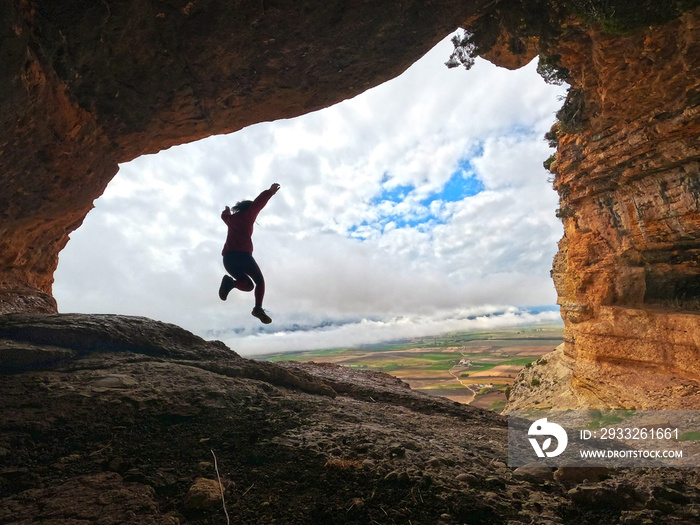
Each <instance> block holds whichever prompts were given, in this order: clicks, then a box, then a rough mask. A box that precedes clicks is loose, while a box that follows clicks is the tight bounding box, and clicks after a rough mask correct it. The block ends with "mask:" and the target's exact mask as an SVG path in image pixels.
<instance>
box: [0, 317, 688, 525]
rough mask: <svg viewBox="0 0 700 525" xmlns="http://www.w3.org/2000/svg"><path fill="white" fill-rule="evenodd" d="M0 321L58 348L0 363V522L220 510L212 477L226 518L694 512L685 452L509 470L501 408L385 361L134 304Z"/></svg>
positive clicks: (653, 518) (441, 518)
mask: <svg viewBox="0 0 700 525" xmlns="http://www.w3.org/2000/svg"><path fill="white" fill-rule="evenodd" d="M0 334H1V335H0V337H2V338H3V339H4V340H5V341H6V342H8V343H9V344H14V345H17V346H21V345H33V346H34V347H37V348H45V347H46V348H49V350H53V349H56V348H60V349H63V350H65V351H66V352H69V353H70V355H62V356H60V358H58V359H56V360H53V361H52V362H46V361H36V362H33V363H30V362H24V363H23V364H21V365H20V364H18V363H15V364H14V366H13V370H12V372H11V373H8V371H7V370H5V371H4V372H3V373H2V376H1V377H0V379H1V381H0V399H2V400H3V405H2V418H0V522H2V523H17V524H29V523H55V524H58V523H96V524H137V523H139V524H140V523H152V524H165V523H173V524H174V523H193V524H210V523H212V524H213V523H225V516H224V510H223V505H222V504H219V503H223V502H220V501H219V498H218V495H217V492H216V489H217V486H218V483H219V481H220V483H221V485H220V488H221V489H223V491H224V494H225V501H226V505H227V507H226V508H227V511H228V513H229V515H230V517H231V522H232V523H242V524H268V523H290V524H291V523H309V524H314V523H318V524H332V523H338V524H341V523H342V524H363V525H364V524H367V523H382V524H392V523H408V522H409V521H410V522H411V523H425V524H429V523H435V524H444V525H450V524H455V525H456V524H463V523H473V524H484V525H486V524H488V525H493V524H500V523H502V524H505V523H510V524H515V523H523V524H525V523H538V524H540V523H542V524H547V523H548V524H557V523H572V522H576V523H581V524H588V523H590V524H599V523H617V522H620V523H629V524H635V523H639V524H641V523H655V522H660V520H663V521H664V522H665V523H679V524H691V523H697V519H698V517H699V516H700V480H699V479H698V475H697V471H696V470H695V469H656V470H655V469H617V470H616V469H611V470H609V471H608V470H605V471H604V475H600V476H596V477H595V478H593V477H591V476H588V478H590V479H588V480H587V481H584V480H582V479H578V478H577V477H576V476H575V475H574V474H576V473H575V472H574V473H572V472H558V473H557V472H553V471H552V470H548V469H545V470H546V471H542V469H539V470H537V469H532V468H530V469H528V468H520V469H518V470H517V471H516V470H514V469H510V468H508V467H507V466H506V464H505V461H506V446H507V427H506V424H505V419H504V418H503V417H502V416H499V415H496V414H494V413H491V412H486V411H482V410H479V409H474V408H471V407H468V406H464V405H459V404H456V403H453V402H451V401H448V400H445V399H440V398H435V397H431V396H426V395H423V394H420V393H416V392H413V391H411V390H410V389H409V388H408V387H407V386H406V385H405V384H404V383H401V382H400V381H398V380H397V379H395V378H393V377H390V376H387V375H385V374H380V373H366V372H360V371H352V370H348V369H346V368H343V367H340V366H337V365H314V364H304V365H299V364H297V363H286V364H284V365H281V366H278V365H274V364H269V363H258V362H254V361H249V360H246V359H243V358H241V357H239V356H237V355H236V354H235V353H234V352H232V351H231V350H229V349H227V348H226V347H225V346H223V345H222V344H221V343H216V342H206V341H203V340H201V339H199V338H197V337H195V336H193V335H192V334H190V333H188V332H186V331H184V330H181V329H177V328H176V327H173V326H172V325H167V324H163V323H158V322H155V321H149V320H147V319H143V318H129V317H118V316H96V317H93V316H78V315H70V316H60V315H55V316H40V317H36V316H26V315H25V316H12V317H11V318H7V317H0ZM35 334H38V335H35ZM47 334H56V338H55V339H53V344H52V345H50V346H47V343H46V342H42V341H44V340H46V339H50V338H51V337H48V336H47ZM100 334H103V335H102V336H101V335H100ZM215 460H216V465H217V466H218V470H219V473H218V475H217V472H216V469H215V467H214V461H215ZM202 494H204V496H202ZM200 496H201V497H200Z"/></svg>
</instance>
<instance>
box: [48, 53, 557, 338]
mask: <svg viewBox="0 0 700 525" xmlns="http://www.w3.org/2000/svg"><path fill="white" fill-rule="evenodd" d="M450 46H451V45H450V43H449V41H448V40H446V41H444V42H442V43H441V44H440V45H439V46H438V47H437V48H436V49H434V50H433V51H431V52H430V53H428V54H427V55H426V56H425V57H424V58H423V59H422V60H421V61H419V62H418V63H416V64H415V65H414V66H412V67H411V68H409V69H408V70H407V71H406V73H405V74H404V75H402V76H401V77H399V78H398V79H395V80H394V81H392V82H389V83H387V84H384V85H382V86H379V87H377V88H375V89H373V90H371V91H370V92H367V93H365V94H363V95H360V96H358V97H355V98H354V99H352V100H349V101H346V102H343V103H341V104H338V105H336V106H333V107H331V108H327V109H326V110H323V111H319V112H316V113H313V114H310V115H306V116H303V117H299V118H297V119H291V120H283V121H278V122H273V123H264V124H258V125H255V126H251V127H249V128H246V129H244V130H242V131H239V132H237V133H235V134H232V135H228V136H219V137H212V138H210V139H206V140H203V141H200V142H197V143H194V144H188V145H184V146H178V147H174V148H171V149H169V150H167V151H164V152H161V153H159V154H158V155H149V156H144V157H141V158H139V159H136V160H135V161H133V162H131V163H129V164H127V165H123V166H122V167H121V171H120V173H119V174H118V175H117V177H116V178H115V179H114V181H112V183H111V184H110V186H109V187H108V188H107V191H106V192H105V195H104V196H103V197H102V198H100V199H99V200H97V201H96V208H95V210H93V211H92V212H91V213H90V214H89V215H88V217H87V219H86V221H85V223H84V225H83V226H82V227H81V228H80V229H79V230H78V231H77V232H75V233H74V234H73V235H72V237H73V239H72V240H71V242H69V243H68V246H67V248H66V249H65V250H64V251H63V252H62V253H61V261H60V265H59V269H58V271H57V273H56V283H55V287H54V292H55V295H56V297H57V299H58V301H59V307H60V309H61V311H87V312H111V313H122V314H132V315H146V316H149V317H152V318H156V319H161V320H164V321H168V322H173V323H176V324H179V325H181V326H183V327H185V328H188V329H190V330H192V331H194V332H195V333H198V334H200V335H207V334H209V333H211V332H212V331H213V332H217V333H226V334H231V333H233V332H231V330H234V329H235V330H238V331H239V333H256V331H258V330H260V329H261V328H262V326H261V325H260V324H259V323H258V321H257V320H256V319H254V318H252V317H251V316H250V315H249V312H250V309H251V308H252V304H253V299H252V295H251V294H242V293H240V292H237V291H234V292H233V293H232V296H231V298H230V299H229V301H227V302H226V303H222V302H221V301H220V300H219V299H218V296H217V290H218V285H219V281H220V279H221V276H222V275H223V268H222V266H221V260H220V259H221V257H220V250H221V246H222V244H223V240H224V237H225V233H226V232H225V225H224V224H223V222H221V220H220V219H219V214H220V211H221V209H223V207H224V206H226V205H229V206H230V205H233V204H234V203H235V202H236V201H238V200H243V199H246V198H248V199H250V198H253V197H255V196H256V195H257V193H258V192H259V191H261V190H262V189H264V188H266V187H268V186H269V185H270V184H271V183H273V182H279V183H280V184H281V185H282V189H281V190H280V192H279V193H278V194H277V195H276V196H275V197H274V198H273V199H272V200H271V201H270V202H269V204H268V205H267V207H266V208H265V209H264V210H263V212H262V213H261V214H260V216H259V218H258V224H257V226H256V234H255V235H254V237H253V240H254V243H255V257H256V259H257V260H258V262H259V264H260V266H261V268H262V269H263V272H264V274H265V277H266V282H267V295H266V299H265V307H266V308H267V309H269V311H270V313H271V315H272V316H273V319H274V323H273V324H272V325H270V327H267V328H265V329H266V330H275V329H277V330H281V331H283V332H284V333H277V334H271V333H265V334H261V335H257V336H255V337H253V338H252V339H251V337H252V336H246V337H241V336H232V335H227V338H226V339H225V340H226V342H227V343H228V344H229V345H230V346H231V347H232V348H233V349H235V350H241V349H243V348H248V349H249V351H253V350H255V351H259V350H260V349H261V348H263V347H264V346H265V345H266V344H268V342H269V345H270V346H271V347H272V346H274V347H275V349H276V350H279V349H280V348H282V347H284V346H285V345H287V347H286V348H288V349H299V346H298V345H301V344H304V345H312V346H313V345H317V344H320V343H319V342H320V341H326V342H327V343H330V342H331V341H335V340H338V337H346V338H347V339H348V340H353V341H354V340H357V341H361V342H369V340H367V339H368V338H369V339H371V338H379V337H381V338H384V337H389V336H390V338H395V337H399V336H400V334H405V335H407V336H408V335H411V334H412V333H414V332H415V330H418V329H419V327H422V328H421V329H423V330H425V329H426V327H428V326H429V327H430V329H431V330H432V329H437V328H440V329H442V328H445V329H447V327H448V326H453V325H452V324H450V323H451V322H452V321H451V320H454V321H455V322H461V321H464V319H462V317H460V316H461V315H462V314H461V313H460V312H463V311H465V310H469V309H474V308H483V307H484V305H493V304H496V305H543V304H553V303H554V301H555V294H554V289H553V285H552V283H551V280H550V278H549V269H550V266H551V260H552V257H553V255H554V253H555V251H556V242H557V241H558V239H559V238H560V237H561V233H562V228H561V224H560V223H559V221H558V220H557V219H556V218H555V217H554V209H555V208H556V204H557V198H556V194H555V193H554V191H553V190H552V189H551V187H550V185H549V184H548V183H547V173H546V172H545V171H544V169H543V168H542V161H543V160H544V159H545V158H547V157H548V156H549V155H550V154H551V151H550V150H549V148H548V147H547V145H546V143H545V141H544V140H543V134H544V133H545V131H547V129H548V128H549V127H550V125H551V123H552V122H553V120H554V112H555V111H556V110H557V109H558V107H559V106H560V104H561V102H560V101H559V100H558V97H559V96H560V95H561V94H562V88H560V87H556V86H547V85H545V84H544V82H543V81H542V80H541V79H540V78H539V77H538V76H537V74H536V72H535V64H534V63H533V64H530V65H528V66H526V67H525V68H522V69H521V70H519V71H515V72H510V71H506V70H503V69H498V68H495V67H494V66H492V65H491V64H488V63H486V62H483V61H479V62H478V63H477V65H476V66H475V67H474V68H473V69H472V70H471V71H469V72H465V71H461V70H448V69H447V68H446V67H445V66H444V65H443V62H444V61H445V60H446V58H447V56H448V55H449V52H450ZM464 161H469V168H470V170H471V172H470V174H473V176H475V177H477V178H478V179H479V181H481V184H482V185H483V188H482V189H483V191H481V192H478V193H477V194H476V195H473V196H470V197H467V198H464V199H462V200H458V201H455V202H447V201H443V200H441V199H442V197H439V195H440V191H441V190H442V188H443V186H444V185H445V183H446V182H447V181H448V180H449V179H450V177H451V176H452V175H453V174H454V173H456V172H458V171H459V170H461V169H462V167H460V165H461V163H463V162H464ZM404 187H405V188H406V191H405V193H406V196H405V199H403V200H402V201H400V200H399V199H398V198H397V199H395V200H397V201H399V202H389V201H387V200H384V201H378V200H377V199H379V198H380V197H381V196H382V195H384V196H386V195H389V194H388V193H387V192H391V191H394V190H396V189H397V188H404ZM431 195H433V196H434V195H438V197H435V198H436V199H437V200H433V201H432V202H430V203H427V201H425V199H426V198H427V197H429V196H431ZM426 220H429V222H422V221H426ZM361 239H364V240H361ZM438 312H439V315H438ZM450 312H452V313H451V314H450ZM490 312H491V311H490ZM491 313H492V312H491ZM435 315H438V318H434V317H432V316H435ZM523 318H525V317H523V316H522V315H520V316H515V317H514V318H512V319H511V321H513V322H519V321H520V320H521V319H523ZM362 319H365V320H366V321H365V322H363V321H362ZM489 319H491V318H490V317H489ZM508 319H510V318H509V317H508V316H506V317H503V318H502V319H501V320H502V321H505V320H508ZM370 320H371V321H370ZM470 322H471V321H470ZM489 322H495V321H493V320H491V321H489ZM320 323H326V324H327V325H336V326H338V328H336V329H331V328H325V329H323V330H312V331H309V332H307V333H303V332H302V331H300V330H297V331H295V332H290V330H289V327H291V326H294V325H295V324H296V325H298V326H315V325H316V324H320ZM460 326H461V325H460ZM379 327H381V328H379ZM251 341H253V342H254V344H253V342H251ZM314 341H316V342H314ZM324 344H325V343H324Z"/></svg>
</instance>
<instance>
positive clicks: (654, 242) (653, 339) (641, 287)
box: [550, 10, 700, 406]
mask: <svg viewBox="0 0 700 525" xmlns="http://www.w3.org/2000/svg"><path fill="white" fill-rule="evenodd" d="M556 51H557V53H559V54H560V55H561V64H562V65H563V66H564V67H566V68H567V69H568V70H569V71H570V75H571V79H572V83H573V86H572V90H571V91H570V93H569V99H568V100H567V103H566V104H565V106H564V108H563V110H562V112H560V116H561V115H563V116H562V118H563V121H562V122H560V123H559V124H557V125H556V126H555V129H554V130H553V131H554V133H555V134H556V136H557V140H558V149H557V154H556V160H555V161H554V162H553V164H552V166H551V168H550V169H551V170H552V171H553V172H554V173H555V181H554V186H555V188H556V190H557V191H558V192H559V195H560V206H561V207H560V209H559V215H560V216H561V217H562V220H563V222H564V229H565V233H564V238H563V239H562V240H561V242H560V244H559V253H558V254H557V255H556V257H555V261H554V267H553V270H552V276H553V278H554V283H555V286H556V289H557V292H558V295H559V304H560V305H561V311H562V317H563V318H564V322H565V326H566V328H565V346H564V353H565V354H566V356H568V357H570V358H571V359H573V361H574V363H575V365H574V367H573V378H572V382H573V384H574V385H575V387H576V388H577V389H578V390H580V391H586V392H587V395H588V396H589V397H591V396H592V397H595V394H596V392H598V393H599V394H600V396H599V397H600V398H601V399H605V401H606V402H607V403H609V404H612V405H619V404H622V402H623V401H622V398H623V397H625V396H622V397H619V398H615V396H609V395H608V394H607V393H606V392H607V389H608V383H610V384H613V383H615V384H618V385H619V384H620V383H621V382H622V383H626V384H628V385H630V386H631V385H634V384H643V383H644V382H645V381H646V380H647V379H653V377H654V376H656V375H658V374H660V375H662V376H664V377H666V378H667V380H668V382H669V383H673V379H676V380H678V381H680V379H678V378H688V379H691V380H694V381H696V387H697V386H700V383H697V381H700V359H699V358H700V140H699V137H700V74H699V72H700V11H697V10H696V11H695V12H690V13H687V14H686V15H685V16H683V17H681V18H680V19H678V20H676V21H675V22H673V23H671V24H668V25H666V26H664V27H660V28H651V29H648V30H644V31H641V32H638V33H636V34H634V35H631V36H624V37H620V36H617V37H612V36H606V35H605V34H602V33H600V32H596V31H591V30H586V31H584V30H583V29H582V28H580V27H577V26H573V27H571V28H570V30H569V33H568V36H567V37H566V38H564V39H562V40H561V42H560V43H559V44H558V46H557V48H556ZM596 365H597V366H596ZM607 367H614V368H618V369H626V370H627V371H628V373H627V374H626V375H624V376H623V377H620V376H619V375H617V374H616V378H615V380H614V381H606V380H605V377H606V375H607V371H606V370H607ZM601 378H602V381H601ZM672 378H673V379H672ZM647 401H648V400H645V399H644V398H643V397H642V398H641V399H639V400H638V401H637V403H636V405H637V406H640V405H642V406H643V405H645V404H647ZM624 403H626V404H628V403H632V404H635V402H634V400H633V399H625V400H624ZM628 406H629V404H628Z"/></svg>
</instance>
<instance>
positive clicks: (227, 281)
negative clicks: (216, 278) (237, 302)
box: [219, 275, 236, 301]
mask: <svg viewBox="0 0 700 525" xmlns="http://www.w3.org/2000/svg"><path fill="white" fill-rule="evenodd" d="M235 285H236V281H234V280H233V279H231V277H229V276H228V275H224V278H223V279H221V286H219V298H220V299H221V300H222V301H225V300H226V298H227V297H228V294H229V292H230V291H231V290H233V287H234V286H235Z"/></svg>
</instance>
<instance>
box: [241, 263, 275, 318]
mask: <svg viewBox="0 0 700 525" xmlns="http://www.w3.org/2000/svg"><path fill="white" fill-rule="evenodd" d="M245 272H246V274H248V276H249V277H250V278H251V279H252V280H253V282H254V283H255V308H253V311H252V312H250V313H251V314H252V315H253V316H254V317H257V318H258V319H260V321H261V322H262V323H263V324H270V323H271V322H272V319H270V316H269V315H267V314H266V313H265V310H263V307H262V304H263V298H264V297H265V278H264V277H263V274H262V272H261V271H260V267H259V266H258V263H257V262H255V259H254V258H253V255H252V254H251V256H250V258H249V259H248V261H247V263H246V266H245Z"/></svg>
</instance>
